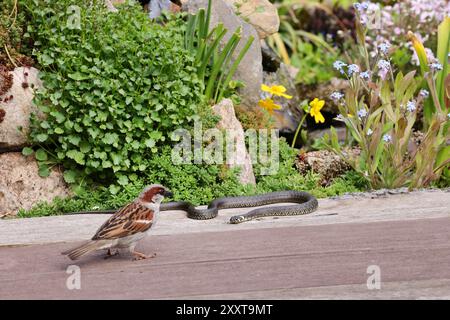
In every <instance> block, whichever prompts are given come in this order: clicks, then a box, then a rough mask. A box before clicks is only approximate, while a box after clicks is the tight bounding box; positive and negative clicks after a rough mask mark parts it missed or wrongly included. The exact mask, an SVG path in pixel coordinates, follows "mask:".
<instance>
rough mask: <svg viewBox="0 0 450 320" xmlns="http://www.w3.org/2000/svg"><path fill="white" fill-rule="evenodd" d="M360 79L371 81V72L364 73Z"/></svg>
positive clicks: (360, 75)
mask: <svg viewBox="0 0 450 320" xmlns="http://www.w3.org/2000/svg"><path fill="white" fill-rule="evenodd" d="M359 77H360V78H361V79H364V80H369V79H370V71H364V72H361V73H360V74H359Z"/></svg>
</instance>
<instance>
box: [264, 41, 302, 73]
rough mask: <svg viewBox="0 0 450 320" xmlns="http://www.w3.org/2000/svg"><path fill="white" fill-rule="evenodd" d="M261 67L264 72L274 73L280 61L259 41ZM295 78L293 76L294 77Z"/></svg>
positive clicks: (270, 49) (273, 52)
mask: <svg viewBox="0 0 450 320" xmlns="http://www.w3.org/2000/svg"><path fill="white" fill-rule="evenodd" d="M260 43H261V53H262V65H263V71H265V72H276V71H277V70H278V68H279V67H280V64H281V59H280V57H279V56H278V55H277V53H276V52H275V51H273V50H272V48H270V47H269V46H268V45H267V44H266V42H265V41H264V40H261V42H260ZM294 78H295V76H294Z"/></svg>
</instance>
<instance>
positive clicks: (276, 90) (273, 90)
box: [261, 84, 292, 99]
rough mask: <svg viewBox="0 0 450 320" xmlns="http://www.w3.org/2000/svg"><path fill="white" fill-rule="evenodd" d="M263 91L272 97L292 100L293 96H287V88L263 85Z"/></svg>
mask: <svg viewBox="0 0 450 320" xmlns="http://www.w3.org/2000/svg"><path fill="white" fill-rule="evenodd" d="M261 90H262V91H265V92H269V93H270V94H272V95H275V96H280V97H284V98H286V99H292V96H290V95H287V94H285V92H286V88H285V87H283V86H275V85H273V86H271V87H269V86H267V85H265V84H262V85H261Z"/></svg>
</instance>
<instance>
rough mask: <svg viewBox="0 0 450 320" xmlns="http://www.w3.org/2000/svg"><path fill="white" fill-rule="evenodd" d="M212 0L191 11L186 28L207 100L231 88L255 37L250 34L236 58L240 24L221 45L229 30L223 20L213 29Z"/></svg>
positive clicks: (216, 100) (218, 99)
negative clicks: (205, 6) (203, 6)
mask: <svg viewBox="0 0 450 320" xmlns="http://www.w3.org/2000/svg"><path fill="white" fill-rule="evenodd" d="M210 21H211V0H209V1H208V8H207V10H206V11H205V9H203V8H201V9H200V10H198V12H197V13H196V14H190V15H189V16H188V20H187V27H186V31H185V39H184V43H185V48H186V49H187V50H189V51H191V52H193V53H194V55H195V65H197V66H198V76H199V78H200V79H201V80H202V81H203V82H204V83H205V96H206V99H207V100H208V101H212V102H213V103H217V102H219V101H220V100H221V99H222V98H223V97H224V94H225V93H227V91H229V89H230V81H232V78H233V76H234V74H235V72H236V70H237V68H238V66H239V64H240V63H241V61H242V59H243V58H244V56H245V54H246V53H247V51H248V50H249V49H250V46H251V44H252V43H253V41H254V38H253V37H252V36H251V37H249V39H248V40H247V42H246V43H245V45H244V46H243V48H242V49H241V51H240V52H239V53H238V55H237V57H236V58H235V59H234V61H233V54H234V52H235V51H236V48H237V46H238V45H239V43H240V40H241V33H242V30H241V28H238V29H236V30H235V31H234V33H233V34H232V35H231V37H230V38H229V40H228V41H227V42H226V43H225V44H224V46H223V48H220V43H221V41H222V39H223V38H224V37H225V35H226V34H227V32H228V30H227V29H225V28H224V26H223V24H222V23H219V24H218V25H217V26H216V27H214V28H213V29H212V30H210V28H209V25H210Z"/></svg>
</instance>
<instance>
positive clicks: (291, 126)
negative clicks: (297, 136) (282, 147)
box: [263, 63, 303, 134]
mask: <svg viewBox="0 0 450 320" xmlns="http://www.w3.org/2000/svg"><path fill="white" fill-rule="evenodd" d="M263 79H264V84H266V85H268V86H271V85H282V86H284V87H285V88H286V93H287V94H289V95H291V96H292V99H289V100H288V99H285V98H282V97H280V98H278V97H277V98H275V99H274V100H275V103H277V104H279V105H281V106H282V109H280V110H274V112H273V117H274V119H275V123H274V127H275V128H277V129H280V131H281V133H282V134H291V133H294V132H295V130H296V129H297V126H298V124H299V122H300V120H301V118H302V117H303V110H302V109H301V108H299V105H300V102H301V101H300V99H299V97H298V95H297V89H296V87H295V82H294V79H293V78H292V76H291V72H290V70H289V67H288V66H287V65H285V64H284V63H281V64H280V67H279V68H278V70H277V71H276V72H264V77H263Z"/></svg>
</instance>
